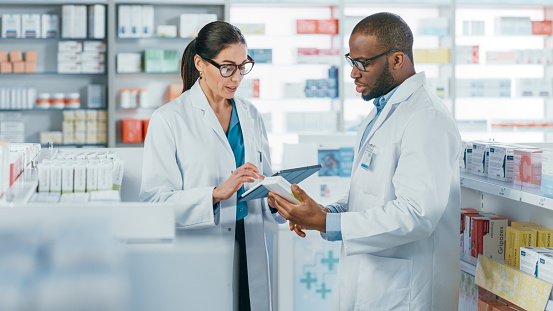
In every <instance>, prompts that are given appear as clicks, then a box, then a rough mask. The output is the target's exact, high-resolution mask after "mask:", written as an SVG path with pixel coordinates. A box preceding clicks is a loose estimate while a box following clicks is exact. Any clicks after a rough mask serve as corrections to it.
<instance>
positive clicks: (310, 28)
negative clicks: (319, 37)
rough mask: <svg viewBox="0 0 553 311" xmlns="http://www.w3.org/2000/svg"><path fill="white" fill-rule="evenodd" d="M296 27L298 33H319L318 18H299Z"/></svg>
mask: <svg viewBox="0 0 553 311" xmlns="http://www.w3.org/2000/svg"><path fill="white" fill-rule="evenodd" d="M296 27H297V29H296V33H298V34H314V33H317V20H315V19H298V20H297V21H296Z"/></svg>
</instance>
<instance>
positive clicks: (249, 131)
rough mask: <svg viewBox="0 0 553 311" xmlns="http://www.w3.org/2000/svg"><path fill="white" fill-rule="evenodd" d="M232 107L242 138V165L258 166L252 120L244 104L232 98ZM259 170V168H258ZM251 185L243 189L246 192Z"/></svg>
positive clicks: (245, 185) (246, 184) (247, 184)
mask: <svg viewBox="0 0 553 311" xmlns="http://www.w3.org/2000/svg"><path fill="white" fill-rule="evenodd" d="M234 105H235V106H236V113H237V114H238V120H240V127H241V128H242V137H244V155H245V156H244V164H246V163H248V162H250V163H252V164H253V165H256V166H259V163H258V162H257V148H256V144H255V136H254V131H253V124H254V120H253V118H252V117H251V116H250V113H249V111H248V107H247V106H246V105H245V104H244V102H243V101H242V100H240V99H238V98H236V97H235V98H234ZM259 169H260V170H261V168H259ZM250 187H251V185H250V184H249V183H245V184H244V189H245V190H246V191H247V190H248V189H249V188H250Z"/></svg>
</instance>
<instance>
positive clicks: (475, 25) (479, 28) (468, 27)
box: [463, 21, 486, 36]
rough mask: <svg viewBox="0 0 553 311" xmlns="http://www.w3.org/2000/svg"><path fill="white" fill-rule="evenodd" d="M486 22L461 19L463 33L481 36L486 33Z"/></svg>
mask: <svg viewBox="0 0 553 311" xmlns="http://www.w3.org/2000/svg"><path fill="white" fill-rule="evenodd" d="M485 29H486V23H485V22H484V21H463V35H465V36H483V35H485V34H486V32H485Z"/></svg>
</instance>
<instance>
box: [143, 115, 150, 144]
mask: <svg viewBox="0 0 553 311" xmlns="http://www.w3.org/2000/svg"><path fill="white" fill-rule="evenodd" d="M149 125H150V119H148V120H142V129H143V132H144V134H143V138H144V139H146V134H148V126H149Z"/></svg>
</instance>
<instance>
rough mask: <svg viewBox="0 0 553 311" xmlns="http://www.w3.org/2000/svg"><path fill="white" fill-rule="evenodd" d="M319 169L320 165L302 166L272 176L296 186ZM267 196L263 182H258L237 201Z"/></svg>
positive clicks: (267, 190)
mask: <svg viewBox="0 0 553 311" xmlns="http://www.w3.org/2000/svg"><path fill="white" fill-rule="evenodd" d="M320 169H321V165H320V164H317V165H311V166H303V167H296V168H290V169H286V170H281V171H278V172H276V173H274V174H273V176H282V177H284V179H286V180H287V181H288V182H289V183H291V184H298V183H300V182H301V181H303V180H304V179H306V178H307V177H309V176H311V175H313V174H315V173H316V172H318V171H319V170H320ZM267 194H269V189H267V188H265V187H264V186H263V181H260V182H259V183H258V184H257V185H255V186H254V187H252V188H251V189H249V190H248V191H246V192H244V193H243V194H242V195H241V196H240V197H239V198H238V201H239V202H241V201H249V200H255V199H261V198H264V197H266V196H267Z"/></svg>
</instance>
